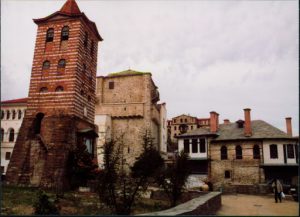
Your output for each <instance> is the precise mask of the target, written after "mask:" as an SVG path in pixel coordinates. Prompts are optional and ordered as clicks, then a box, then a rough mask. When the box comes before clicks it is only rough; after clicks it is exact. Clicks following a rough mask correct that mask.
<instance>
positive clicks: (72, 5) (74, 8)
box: [33, 0, 103, 41]
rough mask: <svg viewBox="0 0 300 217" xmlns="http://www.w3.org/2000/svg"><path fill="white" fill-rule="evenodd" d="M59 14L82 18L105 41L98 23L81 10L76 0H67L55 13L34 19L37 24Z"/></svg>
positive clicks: (100, 39)
mask: <svg viewBox="0 0 300 217" xmlns="http://www.w3.org/2000/svg"><path fill="white" fill-rule="evenodd" d="M58 15H61V16H63V17H72V18H76V17H77V18H82V19H83V21H84V22H86V23H87V25H88V26H89V28H90V29H91V30H92V31H93V32H94V33H95V35H96V37H97V38H98V40H99V41H103V39H102V37H101V36H100V34H99V32H98V29H97V26H96V24H95V23H94V22H93V21H91V20H89V18H87V16H86V15H85V14H84V13H83V12H81V11H80V9H79V7H78V5H77V3H76V2H75V0H67V1H66V3H65V4H64V5H63V6H62V8H61V9H60V10H59V11H56V12H54V13H53V14H50V15H49V16H47V17H44V18H38V19H33V21H34V22H35V23H36V24H40V23H44V22H47V21H48V20H50V19H52V18H53V17H56V16H58Z"/></svg>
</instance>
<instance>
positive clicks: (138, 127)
mask: <svg viewBox="0 0 300 217" xmlns="http://www.w3.org/2000/svg"><path fill="white" fill-rule="evenodd" d="M96 99H97V103H96V108H95V114H96V115H95V124H96V125H98V135H99V138H98V142H97V151H98V161H99V163H100V165H101V164H102V163H101V162H102V157H103V155H102V154H103V150H102V148H103V145H104V143H105V142H106V141H108V140H110V139H113V140H119V141H120V140H121V141H122V142H123V145H124V150H126V151H125V153H126V155H125V156H126V161H127V163H129V164H132V163H133V162H134V161H135V160H136V157H137V156H139V154H140V153H141V151H142V148H143V146H142V144H143V141H142V136H143V135H144V134H145V133H146V132H148V133H149V136H150V137H151V138H153V143H154V144H155V147H156V148H157V150H159V151H160V152H161V153H162V154H163V155H165V154H166V151H167V150H166V149H167V118H166V114H167V113H166V104H165V103H161V104H159V103H158V101H159V100H160V99H159V92H158V88H157V86H156V85H155V84H154V82H153V80H152V75H151V73H144V72H137V71H133V70H126V71H123V72H118V73H111V74H109V75H107V76H99V77H97V90H96Z"/></svg>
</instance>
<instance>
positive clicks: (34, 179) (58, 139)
mask: <svg viewBox="0 0 300 217" xmlns="http://www.w3.org/2000/svg"><path fill="white" fill-rule="evenodd" d="M34 22H35V23H36V24H37V25H38V30H37V36H36V43H35V50H34V57H33V65H32V72H31V79H30V87H29V94H28V100H27V110H26V112H25V116H24V119H23V122H22V125H21V128H20V131H19V135H18V137H17V140H16V144H15V147H14V151H13V153H12V156H11V159H10V163H9V165H8V169H7V171H6V181H7V183H8V184H23V185H31V186H42V187H49V188H53V187H57V186H58V185H61V186H64V187H68V185H69V177H70V176H69V174H68V171H69V170H68V159H69V156H70V153H71V152H72V151H74V150H75V149H76V148H77V147H78V146H79V145H86V146H87V147H88V150H90V152H91V154H93V153H95V151H94V148H93V146H94V145H93V143H94V139H95V136H96V134H95V129H96V126H95V125H94V124H93V122H94V112H95V111H94V108H95V106H94V105H95V89H96V68H97V51H98V42H99V41H101V40H102V38H101V36H100V35H99V33H98V30H97V27H96V25H95V23H94V22H92V21H90V20H89V19H88V18H87V16H86V15H85V14H84V13H83V12H81V11H80V9H79V7H78V5H77V3H76V2H75V0H67V1H66V2H65V4H64V5H63V7H62V8H61V9H60V10H59V11H57V12H55V13H53V14H51V15H49V16H47V17H45V18H39V19H34Z"/></svg>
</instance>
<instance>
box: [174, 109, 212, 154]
mask: <svg viewBox="0 0 300 217" xmlns="http://www.w3.org/2000/svg"><path fill="white" fill-rule="evenodd" d="M209 124H210V119H209V118H197V117H193V116H190V115H185V114H182V115H179V116H177V117H174V118H172V120H168V137H169V143H170V144H169V147H168V148H169V150H168V151H169V152H174V151H176V150H177V136H179V135H181V134H183V133H187V132H191V131H193V130H195V129H198V128H207V127H209Z"/></svg>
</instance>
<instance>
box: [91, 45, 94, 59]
mask: <svg viewBox="0 0 300 217" xmlns="http://www.w3.org/2000/svg"><path fill="white" fill-rule="evenodd" d="M91 56H92V58H93V56H94V41H92V42H91Z"/></svg>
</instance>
